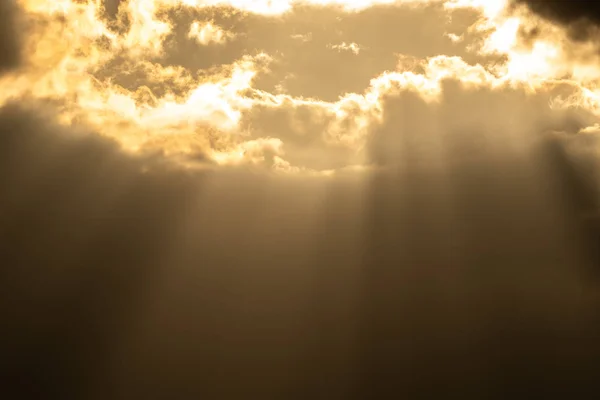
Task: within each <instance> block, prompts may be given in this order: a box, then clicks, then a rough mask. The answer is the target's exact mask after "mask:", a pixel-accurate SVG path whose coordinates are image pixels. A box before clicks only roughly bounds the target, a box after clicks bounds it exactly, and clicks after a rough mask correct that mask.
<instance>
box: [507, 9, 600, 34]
mask: <svg viewBox="0 0 600 400" xmlns="http://www.w3.org/2000/svg"><path fill="white" fill-rule="evenodd" d="M513 2H514V3H516V4H525V5H527V7H529V9H530V10H531V11H533V12H534V13H536V14H539V15H540V16H542V17H544V18H547V19H549V20H551V21H554V22H557V23H560V24H563V25H565V26H567V27H568V28H569V32H570V34H571V36H572V37H573V38H574V39H577V40H590V39H591V40H594V36H593V35H594V34H596V33H597V28H598V26H599V25H600V5H599V4H598V3H597V2H595V1H586V0H571V1H561V0H513Z"/></svg>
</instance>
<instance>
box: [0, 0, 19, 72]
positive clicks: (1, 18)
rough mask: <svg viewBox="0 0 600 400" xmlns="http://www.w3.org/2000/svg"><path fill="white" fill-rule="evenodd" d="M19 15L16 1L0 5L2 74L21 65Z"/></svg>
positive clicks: (0, 70)
mask: <svg viewBox="0 0 600 400" xmlns="http://www.w3.org/2000/svg"><path fill="white" fill-rule="evenodd" d="M17 13H18V7H17V4H16V3H15V1H14V0H7V1H3V2H2V3H1V4H0V73H3V72H6V71H8V70H12V69H14V68H16V67H18V66H19V64H20V63H21V47H20V32H19V29H18V26H17V23H18V22H17V16H18V14H17Z"/></svg>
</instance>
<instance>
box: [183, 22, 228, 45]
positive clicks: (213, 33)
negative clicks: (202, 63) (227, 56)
mask: <svg viewBox="0 0 600 400" xmlns="http://www.w3.org/2000/svg"><path fill="white" fill-rule="evenodd" d="M232 36H233V35H232V34H231V33H229V32H225V31H223V30H222V29H221V28H220V27H219V26H217V25H214V24H213V23H212V22H206V23H200V22H198V21H195V22H194V23H192V25H191V26H190V31H189V33H188V37H189V38H193V39H194V40H196V41H197V42H198V43H200V44H202V45H205V46H206V45H208V44H210V43H215V44H223V43H225V42H226V41H227V40H229V39H231V38H232Z"/></svg>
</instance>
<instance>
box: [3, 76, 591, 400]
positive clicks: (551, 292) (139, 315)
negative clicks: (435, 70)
mask: <svg viewBox="0 0 600 400" xmlns="http://www.w3.org/2000/svg"><path fill="white" fill-rule="evenodd" d="M439 95H440V96H441V99H442V100H441V101H439V102H438V103H437V105H436V106H433V107H432V104H431V99H424V98H422V97H421V96H420V94H419V93H418V92H417V91H407V90H399V91H397V92H395V93H388V94H387V95H386V96H385V97H384V98H382V100H381V101H382V106H383V109H384V110H383V112H384V119H383V121H382V125H381V126H380V127H379V128H377V130H376V131H375V132H373V138H374V139H377V140H379V141H382V142H383V143H384V144H385V145H384V146H383V148H385V149H387V150H388V152H387V153H386V152H383V153H381V152H379V153H377V152H376V151H373V153H369V154H370V155H372V156H373V157H377V154H382V155H381V156H380V157H381V162H384V163H385V164H386V165H388V169H387V170H384V171H364V170H363V171H361V172H362V174H361V175H358V174H357V173H356V171H354V172H351V173H349V174H348V175H344V176H341V175H333V176H329V177H323V176H307V175H298V174H291V175H290V174H285V175H279V174H276V173H267V172H266V171H265V170H260V171H257V170H254V171H251V170H250V169H249V168H247V165H241V166H239V167H235V168H232V167H221V168H214V167H212V168H202V169H198V168H183V167H182V164H181V163H179V162H177V160H176V159H172V158H170V157H166V156H162V155H160V154H158V155H157V154H152V153H150V154H144V153H140V152H137V153H132V152H129V151H126V150H124V149H123V147H122V145H121V144H119V143H118V142H117V141H115V140H109V139H107V138H104V137H102V136H101V135H98V134H97V133H94V132H93V131H92V130H90V129H89V128H86V127H85V125H83V124H70V125H65V124H64V123H62V122H60V121H56V119H55V116H54V115H53V109H52V108H46V107H47V106H46V107H40V108H38V107H37V106H34V103H29V104H28V105H25V104H20V105H14V104H13V105H9V106H5V107H4V108H2V109H1V110H0V156H1V157H0V163H1V164H0V218H2V219H1V220H0V239H1V240H0V243H1V244H0V249H2V251H1V254H2V257H3V262H2V263H1V265H2V268H1V269H0V271H1V273H2V278H3V279H2V282H10V285H2V292H3V296H4V297H3V298H4V299H7V300H8V301H5V302H3V303H2V308H1V309H0V310H1V311H2V315H3V318H4V321H5V322H6V328H5V329H4V334H3V341H2V342H1V343H0V352H1V353H2V354H3V357H2V361H0V365H1V367H2V370H3V371H7V373H8V374H9V376H11V377H12V378H13V379H11V382H12V383H11V384H9V385H5V386H3V388H2V390H3V391H7V390H13V389H14V390H18V392H19V393H21V394H22V395H23V394H27V393H30V392H35V393H38V394H39V393H44V394H45V395H46V397H55V398H65V397H69V396H72V397H77V398H82V397H83V398H85V397H86V396H87V395H89V394H94V395H98V394H101V395H104V394H106V395H108V394H111V396H112V398H131V397H136V398H138V397H140V396H141V397H144V398H158V397H163V395H165V396H167V395H168V396H172V395H173V394H176V395H179V394H181V395H193V396H194V397H196V396H200V395H210V397H215V398H228V397H234V396H236V397H237V396H238V395H242V394H243V395H248V394H251V395H256V396H264V397H272V396H271V395H273V396H274V395H276V394H278V393H282V392H285V393H292V392H293V393H301V394H302V395H303V397H304V395H306V396H312V395H316V393H320V391H321V390H323V387H326V388H328V389H330V390H332V391H334V392H336V393H342V394H344V397H345V394H348V393H357V392H358V393H363V391H370V392H373V391H377V390H379V389H377V388H381V390H384V389H386V390H400V389H398V388H397V387H396V386H395V384H401V387H402V391H403V393H414V392H417V391H418V392H419V393H426V394H428V395H437V394H439V393H438V391H439V390H440V389H439V388H440V386H432V385H431V382H440V383H445V384H444V385H442V387H443V389H442V390H443V391H444V393H447V391H448V387H454V386H453V385H457V386H460V387H465V386H466V387H470V388H472V389H473V390H477V391H480V392H481V393H492V392H493V393H496V392H497V391H498V390H503V391H509V390H512V389H515V388H522V384H521V382H522V380H523V379H525V380H526V381H527V382H528V385H529V387H532V388H535V389H540V390H541V389H542V388H543V387H542V386H539V385H542V384H543V385H546V386H544V387H548V386H547V385H550V387H551V388H552V389H553V390H558V389H560V388H569V389H572V390H576V389H578V388H584V389H589V387H590V385H591V384H592V383H595V380H594V378H595V375H593V373H594V372H595V371H596V370H595V369H594V368H591V367H589V365H590V364H589V363H591V362H592V361H595V360H596V359H597V356H598V346H597V343H596V341H595V338H596V336H595V335H596V333H597V329H598V326H597V324H594V322H593V321H595V319H593V318H594V317H593V316H594V315H595V310H596V309H597V301H596V300H594V297H593V294H594V293H595V291H596V290H597V284H596V283H594V282H597V281H595V280H593V279H591V277H593V276H594V275H592V273H593V272H597V270H596V268H597V266H598V260H597V254H596V253H595V252H596V251H597V243H596V242H595V240H596V239H595V238H596V236H595V235H596V233H597V226H596V224H595V223H591V224H590V225H587V222H586V220H585V217H586V216H587V215H590V211H593V210H596V209H597V206H598V205H597V202H596V199H595V197H594V196H595V193H594V186H593V184H592V183H593V182H594V180H593V179H587V178H588V177H593V174H592V175H590V173H589V171H592V172H593V171H594V170H593V168H592V169H590V168H589V165H590V162H592V161H594V160H597V158H594V155H593V153H592V152H591V151H590V150H589V149H590V144H592V143H595V142H596V141H597V138H596V137H597V135H596V133H595V131H593V130H592V129H585V130H583V131H582V132H581V133H571V134H569V135H567V134H566V133H563V134H560V135H559V140H556V141H554V140H550V141H545V140H542V139H544V138H546V136H539V135H537V134H534V131H535V129H536V127H537V128H539V129H542V128H543V129H545V128H544V126H543V125H541V126H540V125H538V123H539V122H540V119H538V118H537V117H536V116H535V113H534V115H533V116H529V115H528V113H527V110H538V109H539V110H542V111H538V112H540V113H541V114H540V116H541V117H544V118H545V117H546V116H547V115H550V113H551V112H550V111H548V110H547V109H546V108H545V106H547V101H546V98H544V97H543V96H542V97H540V98H532V99H529V100H527V101H528V102H526V103H523V98H524V97H526V96H527V95H526V94H525V93H523V92H520V91H518V90H514V91H512V92H511V91H508V92H502V91H498V92H493V90H492V89H489V88H488V89H476V88H470V89H469V88H468V87H463V86H462V85H461V84H460V83H459V82H456V81H452V80H450V81H447V82H443V83H442V90H441V92H440V94H439ZM484 99H485V102H484ZM482 103H485V104H482ZM523 104H526V105H527V107H526V108H525V107H523V106H522V105H523ZM519 107H522V108H523V110H519ZM465 109H468V110H469V111H470V112H468V113H466V112H464V110H465ZM543 110H546V111H545V112H546V114H544V113H543ZM494 111H496V112H494ZM454 114H458V115H457V116H456V119H455V120H452V119H450V116H452V115H454ZM568 117H569V116H568V115H564V116H562V117H560V118H559V117H557V118H556V122H555V123H551V124H549V126H548V128H549V129H561V128H562V130H563V131H565V132H577V131H578V128H579V127H580V126H584V125H586V124H584V123H580V122H579V121H580V119H579V118H575V116H573V117H571V118H572V119H574V121H575V122H572V123H569V124H564V125H562V126H561V124H560V122H561V121H569V118H568ZM542 122H544V121H543V118H542ZM550 122H552V121H550ZM511 128H512V130H510V129H511ZM476 129H480V130H479V131H476ZM528 132H529V133H531V135H532V136H528V135H527V134H528ZM528 138H537V139H532V140H528ZM438 140H442V141H445V142H444V143H445V145H444V146H439V145H436V141H438ZM562 142H565V143H567V145H566V146H563V145H562V144H561V143H562ZM244 143H245V144H244V145H243V146H242V150H243V151H245V152H246V153H247V154H248V157H250V158H251V159H260V158H262V157H264V158H266V159H268V160H267V162H271V163H273V164H276V165H279V166H280V167H284V166H285V165H284V164H285V163H282V162H281V161H278V158H277V157H278V155H279V154H281V151H282V148H280V146H281V141H278V140H258V139H251V140H247V141H245V142H244ZM372 148H375V147H370V148H369V149H372ZM263 149H264V150H266V153H263V152H262V151H263ZM567 150H568V151H567ZM586 152H587V156H586V157H588V158H587V159H588V160H590V161H589V162H588V161H585V162H576V163H574V162H573V160H576V161H578V160H584V158H583V157H582V154H584V153H586ZM390 158H391V159H390ZM182 327H185V329H182ZM565 332H566V333H565ZM565 334H568V335H569V338H572V341H570V342H569V344H568V347H567V345H566V344H565V342H564V335H565ZM392 338H393V339H394V340H392ZM592 339H594V340H593V341H592ZM384 344H386V345H384ZM408 349H410V351H408ZM431 349H435V352H434V353H431ZM494 349H501V351H500V352H499V353H498V352H496V351H495V350H494ZM573 349H575V351H576V353H575V355H573V353H572V352H571V351H572V350H573ZM440 353H443V354H450V355H454V356H453V357H451V360H452V362H451V363H450V362H449V361H448V362H447V361H443V360H442V361H440V358H439V354H440ZM540 354H542V355H543V356H540ZM514 360H518V361H514ZM417 361H419V362H417ZM567 361H569V362H567ZM388 363H394V365H396V367H397V369H394V370H393V371H400V372H401V373H402V371H405V370H408V369H410V370H411V371H413V373H412V374H406V375H405V374H401V375H394V376H391V375H386V373H388V371H389V369H388V367H387V365H388ZM165 365H169V368H164V366H165ZM215 365H218V366H219V367H218V371H219V373H218V374H217V373H216V372H215ZM481 365H484V366H485V368H482V367H481ZM548 365H551V366H552V368H551V369H550V370H548ZM192 366H193V368H191V367H192ZM190 368H191V371H193V372H190ZM457 370H458V371H460V373H458V371H457ZM375 371H379V373H377V374H376V373H375ZM465 371H467V372H465ZM539 371H545V372H544V378H545V379H541V378H539V379H538V377H539V375H538V372H539ZM215 374H216V375H215ZM263 374H264V375H266V376H269V377H270V378H269V379H268V380H266V381H263V380H260V379H258V378H259V377H261V376H263ZM332 376H334V377H335V379H332ZM407 377H410V379H408V378H407ZM549 377H551V379H550V382H551V383H550V384H549V383H548V379H546V378H549ZM574 379H576V380H577V387H575V385H573V384H571V382H573V381H574ZM19 382H27V386H19ZM307 382H308V383H307ZM532 390H533V389H532Z"/></svg>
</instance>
